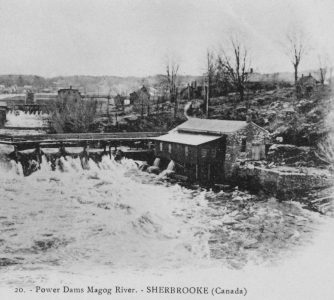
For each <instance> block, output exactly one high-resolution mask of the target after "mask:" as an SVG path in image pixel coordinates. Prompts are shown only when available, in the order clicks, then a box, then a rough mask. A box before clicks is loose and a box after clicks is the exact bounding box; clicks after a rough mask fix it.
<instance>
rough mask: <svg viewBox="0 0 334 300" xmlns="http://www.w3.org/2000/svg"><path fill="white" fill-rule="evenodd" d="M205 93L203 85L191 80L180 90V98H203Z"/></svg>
mask: <svg viewBox="0 0 334 300" xmlns="http://www.w3.org/2000/svg"><path fill="white" fill-rule="evenodd" d="M204 94H205V89H204V86H202V85H198V84H197V81H193V82H191V84H188V85H187V87H185V88H183V89H181V90H180V98H181V99H189V100H191V99H199V98H203V97H204Z"/></svg>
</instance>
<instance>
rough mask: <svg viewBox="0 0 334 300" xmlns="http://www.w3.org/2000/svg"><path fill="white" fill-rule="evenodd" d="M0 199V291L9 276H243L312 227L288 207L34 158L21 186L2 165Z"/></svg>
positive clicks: (127, 167) (129, 167) (134, 172)
mask: <svg viewBox="0 0 334 300" xmlns="http://www.w3.org/2000/svg"><path fill="white" fill-rule="evenodd" d="M0 195H1V205H2V209H1V213H0V228H1V233H2V236H1V241H0V251H1V253H2V258H1V259H2V260H1V261H0V263H1V264H2V265H3V266H6V269H7V271H6V273H4V274H3V275H2V276H3V277H4V278H3V279H4V283H6V282H7V283H8V282H9V281H10V280H11V279H13V277H14V274H17V273H15V272H18V271H19V272H26V271H29V273H28V274H29V275H28V277H29V278H30V277H32V276H37V277H38V276H41V274H45V273H46V272H50V270H54V271H57V272H65V273H66V272H79V273H80V272H85V271H78V270H80V269H85V270H86V271H87V270H89V269H93V268H94V269H96V268H99V267H110V268H111V269H112V270H114V271H116V270H127V269H129V270H133V271H135V270H137V271H138V270H159V271H160V272H161V271H162V270H175V269H182V268H187V267H189V266H197V267H209V266H212V265H217V264H218V265H220V266H221V267H222V268H225V267H229V268H242V267H244V266H245V265H246V264H247V263H249V262H250V261H252V262H257V263H263V262H268V261H272V260H274V259H276V258H278V257H280V255H282V254H283V253H286V250H287V249H289V248H291V247H297V246H298V245H300V244H303V243H305V242H307V241H308V240H309V239H310V238H311V237H312V232H313V227H314V226H315V225H316V222H315V221H314V218H313V216H314V214H313V213H310V212H307V211H305V210H303V209H302V208H301V207H300V205H298V204H295V203H286V204H283V203H277V202H276V201H275V200H274V199H272V200H270V201H266V202H255V201H252V200H251V198H249V201H246V202H244V201H241V202H240V201H239V200H238V197H239V196H238V195H239V194H238V195H237V194H236V195H232V197H231V196H228V195H227V194H225V193H219V194H215V193H212V192H208V191H205V190H202V189H200V188H198V189H197V190H192V189H187V188H185V187H181V186H180V185H178V184H170V183H168V182H166V181H165V180H163V178H161V177H160V176H156V175H153V174H148V173H144V172H141V171H139V170H138V167H137V164H136V163H135V162H134V161H132V160H128V159H123V160H122V161H121V162H117V161H115V160H114V159H110V158H109V157H108V156H104V157H103V158H102V162H101V163H99V164H96V163H95V162H94V161H93V160H89V161H88V162H87V165H85V167H84V168H83V167H82V162H81V161H80V159H79V158H77V159H72V158H68V159H64V158H61V159H60V160H59V161H58V162H57V168H56V170H55V171H51V166H50V165H49V162H47V161H46V160H45V159H44V158H43V160H42V163H41V166H40V170H38V171H37V172H35V173H33V174H31V175H30V176H28V177H24V176H23V175H22V167H21V166H20V164H16V163H13V162H9V163H7V164H4V163H3V165H2V167H1V168H0ZM245 195H246V196H247V194H245ZM246 196H245V197H246ZM245 197H244V198H245ZM247 197H248V196H247ZM247 197H246V198H247ZM249 197H250V196H249ZM239 198H240V197H239ZM246 198H245V199H246ZM32 274H35V275H32ZM45 276H46V275H45ZM24 280H26V279H24ZM32 280H33V279H32Z"/></svg>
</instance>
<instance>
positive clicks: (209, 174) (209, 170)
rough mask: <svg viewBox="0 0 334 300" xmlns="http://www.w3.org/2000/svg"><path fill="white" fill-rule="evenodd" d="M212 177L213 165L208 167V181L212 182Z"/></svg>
mask: <svg viewBox="0 0 334 300" xmlns="http://www.w3.org/2000/svg"><path fill="white" fill-rule="evenodd" d="M210 176H211V165H210V164H209V165H208V180H209V181H210Z"/></svg>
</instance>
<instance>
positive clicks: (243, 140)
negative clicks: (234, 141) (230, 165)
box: [240, 138, 247, 152]
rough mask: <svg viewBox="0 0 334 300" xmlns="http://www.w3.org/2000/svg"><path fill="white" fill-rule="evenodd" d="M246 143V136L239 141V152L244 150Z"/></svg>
mask: <svg viewBox="0 0 334 300" xmlns="http://www.w3.org/2000/svg"><path fill="white" fill-rule="evenodd" d="M246 145H247V140H246V138H243V139H242V141H241V150H240V151H241V152H246Z"/></svg>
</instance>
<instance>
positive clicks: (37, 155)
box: [35, 144, 42, 164]
mask: <svg viewBox="0 0 334 300" xmlns="http://www.w3.org/2000/svg"><path fill="white" fill-rule="evenodd" d="M35 152H36V157H37V161H38V163H39V164H41V163H42V153H41V148H40V145H39V144H37V145H36V150H35Z"/></svg>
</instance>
